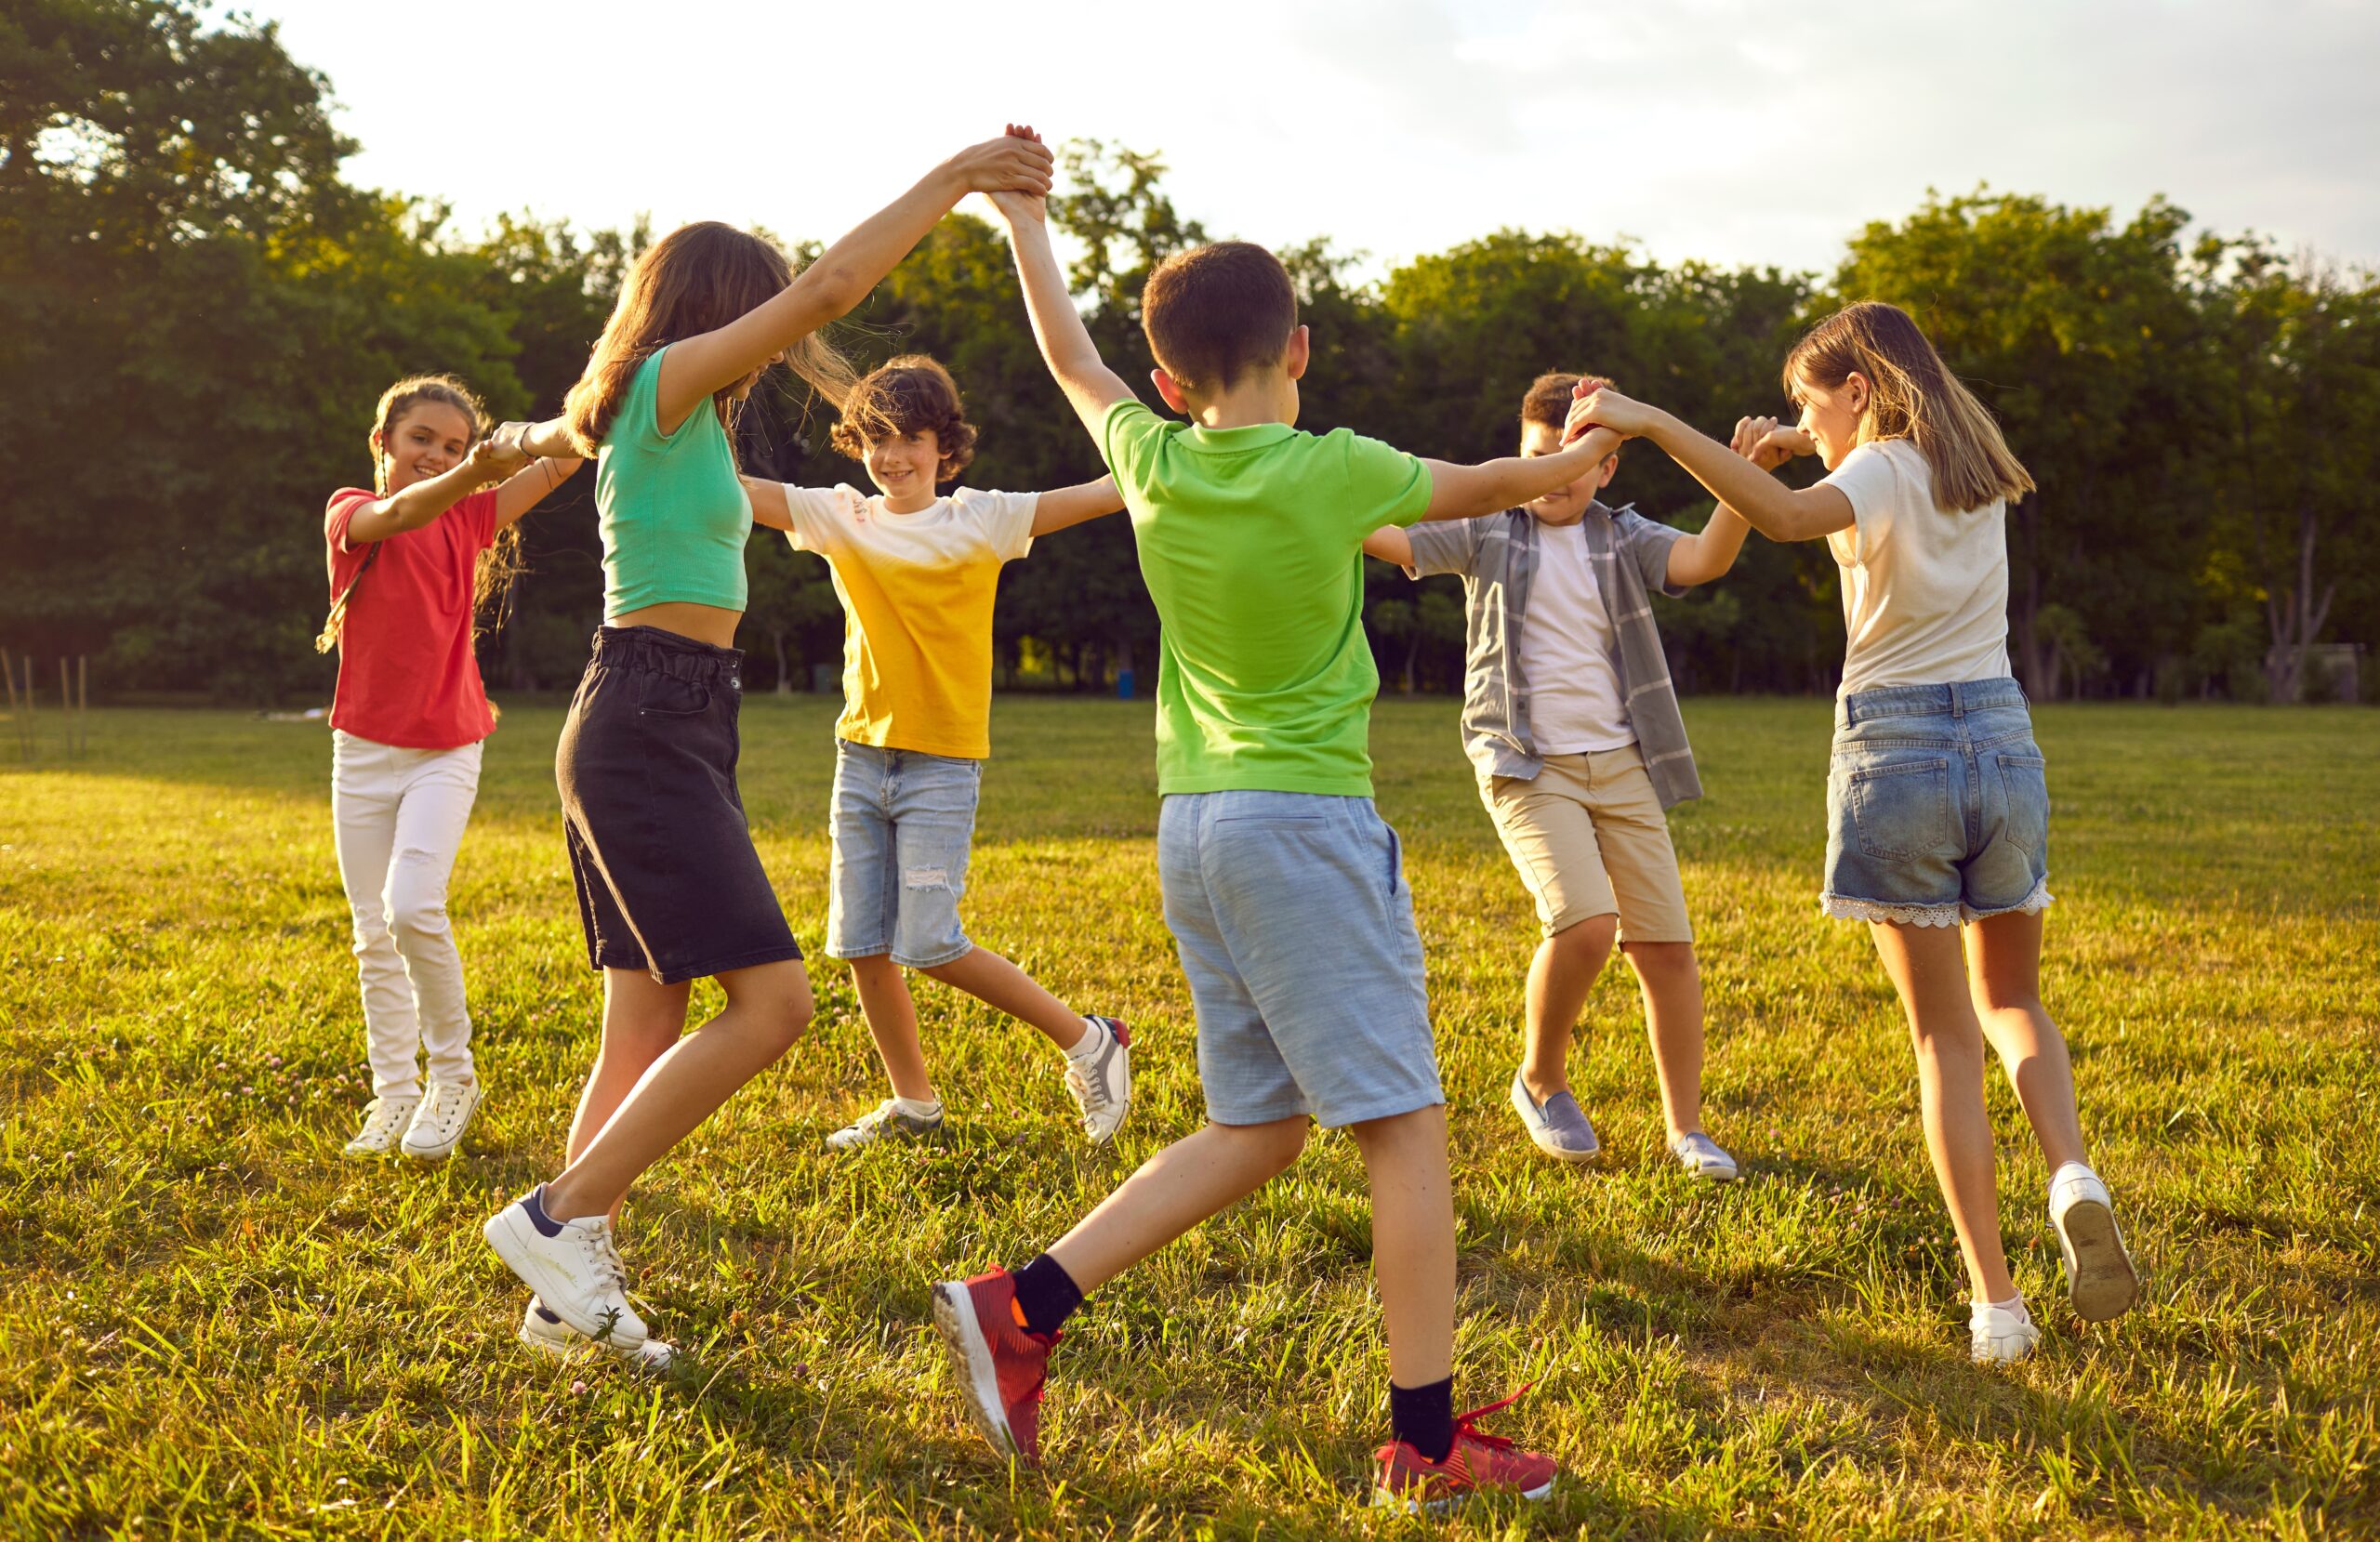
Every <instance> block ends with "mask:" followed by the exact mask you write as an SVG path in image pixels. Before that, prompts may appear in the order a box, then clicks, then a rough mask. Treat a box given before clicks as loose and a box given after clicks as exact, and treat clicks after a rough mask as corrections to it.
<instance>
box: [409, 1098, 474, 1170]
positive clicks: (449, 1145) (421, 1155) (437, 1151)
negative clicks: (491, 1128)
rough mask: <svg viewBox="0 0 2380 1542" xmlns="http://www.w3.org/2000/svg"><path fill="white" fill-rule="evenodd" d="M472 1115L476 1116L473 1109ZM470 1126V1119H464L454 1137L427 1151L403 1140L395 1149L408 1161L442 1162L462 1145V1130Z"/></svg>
mask: <svg viewBox="0 0 2380 1542" xmlns="http://www.w3.org/2000/svg"><path fill="white" fill-rule="evenodd" d="M474 1116H475V1117H476V1111H474ZM470 1127H471V1121H470V1120H469V1119H466V1120H464V1121H463V1128H462V1129H458V1130H456V1132H455V1139H453V1140H449V1141H447V1142H446V1143H445V1144H444V1145H443V1146H438V1147H435V1148H433V1149H431V1150H429V1151H422V1150H419V1149H417V1148H416V1147H413V1146H408V1145H405V1144H403V1142H400V1143H399V1144H398V1146H397V1150H398V1151H399V1152H400V1153H403V1156H404V1159H405V1160H406V1161H408V1162H425V1163H430V1164H433V1165H434V1164H437V1163H440V1162H443V1161H445V1160H446V1159H447V1158H448V1157H450V1156H453V1155H454V1154H455V1153H456V1149H457V1148H459V1147H460V1146H461V1145H462V1143H463V1135H464V1132H465V1131H466V1130H469V1128H470Z"/></svg>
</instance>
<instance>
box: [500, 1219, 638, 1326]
mask: <svg viewBox="0 0 2380 1542" xmlns="http://www.w3.org/2000/svg"><path fill="white" fill-rule="evenodd" d="M544 1193H545V1191H544V1189H543V1188H542V1187H540V1188H538V1189H536V1190H532V1191H531V1192H530V1193H527V1194H524V1195H522V1197H521V1198H519V1199H516V1200H514V1201H513V1202H512V1203H511V1204H509V1205H508V1206H505V1207H504V1208H503V1209H501V1210H498V1211H497V1212H496V1214H494V1215H492V1216H490V1217H488V1218H487V1223H486V1224H485V1225H483V1226H482V1227H481V1228H480V1234H481V1235H483V1236H484V1237H486V1238H487V1243H488V1245H489V1246H490V1247H493V1248H495V1249H496V1257H498V1258H500V1259H503V1260H504V1261H505V1263H506V1265H507V1266H508V1267H509V1268H510V1269H511V1271H512V1272H513V1273H515V1274H517V1275H519V1276H520V1278H521V1283H522V1285H527V1286H528V1287H529V1288H530V1289H531V1290H532V1291H534V1292H536V1296H537V1298H538V1299H539V1300H540V1301H542V1302H543V1303H545V1305H546V1307H547V1309H548V1310H549V1311H552V1312H553V1314H554V1315H555V1316H557V1317H559V1318H561V1319H562V1321H563V1322H565V1323H567V1324H569V1325H571V1326H572V1327H574V1328H576V1329H577V1330H578V1331H579V1332H580V1333H581V1334H584V1335H585V1336H586V1337H588V1338H592V1339H594V1340H595V1341H596V1342H597V1343H599V1344H608V1345H610V1346H612V1347H613V1348H614V1349H615V1350H617V1351H619V1352H621V1353H623V1354H627V1353H631V1352H633V1351H636V1350H637V1349H639V1348H641V1346H642V1345H643V1343H644V1337H645V1335H644V1319H643V1318H641V1317H639V1316H638V1315H637V1314H636V1309H635V1308H634V1307H631V1306H629V1305H628V1269H627V1267H626V1266H625V1265H623V1264H622V1263H621V1262H620V1255H619V1254H618V1252H617V1251H615V1249H614V1248H613V1246H612V1223H611V1219H610V1218H608V1217H605V1216H581V1217H580V1218H579V1219H576V1220H565V1221H561V1222H556V1221H553V1220H550V1219H547V1217H546V1214H545V1209H544V1198H543V1196H544ZM549 1227H550V1228H552V1230H550V1231H549V1230H547V1228H549Z"/></svg>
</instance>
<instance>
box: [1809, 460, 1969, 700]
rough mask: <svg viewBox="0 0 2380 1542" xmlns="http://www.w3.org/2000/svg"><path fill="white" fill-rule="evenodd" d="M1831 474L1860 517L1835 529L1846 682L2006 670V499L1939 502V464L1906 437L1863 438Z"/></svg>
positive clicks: (1948, 680)
mask: <svg viewBox="0 0 2380 1542" xmlns="http://www.w3.org/2000/svg"><path fill="white" fill-rule="evenodd" d="M1826 485H1827V486H1830V487H1834V488H1839V489H1841V490H1842V493H1843V495H1844V496H1845V498H1848V499H1849V500H1850V501H1851V516H1852V521H1853V522H1852V524H1851V526H1850V528H1849V529H1847V530H1838V531H1836V532H1835V533H1834V534H1831V535H1829V536H1828V537H1827V538H1826V544H1827V548H1828V549H1829V550H1830V551H1831V552H1832V553H1833V554H1834V560H1835V561H1836V562H1837V563H1839V564H1840V565H1841V566H1842V568H1843V623H1844V627H1845V630H1846V631H1847V632H1848V633H1849V634H1850V645H1849V647H1848V648H1847V649H1846V650H1845V654H1844V659H1843V687H1842V692H1841V693H1842V694H1843V695H1845V696H1848V695H1850V694H1851V693H1852V692H1855V691H1873V690H1876V689H1878V688H1879V687H1882V686H1892V685H1952V684H1956V683H1958V682H1960V681H1963V680H1988V679H1998V678H2000V677H2001V676H2003V675H2005V674H2007V673H2008V528H2007V505H2006V504H2005V503H2004V502H2003V500H2001V499H1998V498H1994V499H1993V500H1992V501H1991V502H1990V503H1989V504H1987V505H1985V506H1984V507H1981V508H1970V509H1968V510H1966V511H1965V512H1964V513H1959V514H1945V513H1943V512H1942V511H1941V510H1940V509H1938V508H1936V507H1934V473H1933V471H1932V469H1931V468H1929V467H1927V465H1926V464H1925V457H1924V455H1921V454H1919V453H1918V449H1917V446H1916V445H1915V444H1913V443H1911V442H1910V441H1908V440H1906V439H1886V440H1874V441H1871V442H1868V443H1866V444H1862V445H1860V446H1859V447H1858V449H1855V450H1853V451H1852V452H1851V453H1850V454H1849V455H1845V456H1844V457H1843V464H1842V465H1840V466H1838V467H1836V468H1834V470H1833V472H1832V474H1831V475H1830V476H1828V478H1827V479H1826Z"/></svg>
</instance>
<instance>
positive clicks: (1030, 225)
mask: <svg viewBox="0 0 2380 1542" xmlns="http://www.w3.org/2000/svg"><path fill="white" fill-rule="evenodd" d="M992 207H993V208H995V209H997V210H998V211H999V216H1000V220H1001V222H1002V223H1003V224H1005V225H1007V226H1008V239H1009V245H1010V246H1011V247H1012V248H1014V250H1015V252H1016V276H1017V278H1018V280H1019V281H1020V282H1022V283H1023V284H1024V286H1025V312H1026V314H1028V315H1030V316H1031V317H1032V318H1033V340H1034V341H1035V342H1036V343H1038V344H1039V345H1040V346H1041V362H1043V363H1045V364H1047V365H1049V366H1050V374H1051V377H1052V378H1054V379H1055V380H1056V381H1057V382H1058V389H1061V390H1063V391H1064V392H1065V393H1066V402H1067V404H1068V405H1069V406H1071V407H1073V408H1074V410H1075V415H1076V416H1077V417H1078V418H1080V419H1082V426H1083V427H1084V428H1087V429H1089V430H1090V432H1091V438H1092V439H1094V440H1096V439H1097V438H1098V437H1099V427H1100V425H1101V424H1102V423H1104V421H1106V417H1107V409H1108V408H1110V407H1112V406H1114V405H1115V404H1116V403H1117V402H1122V401H1125V400H1127V399H1129V398H1130V397H1131V395H1132V388H1131V387H1130V386H1128V385H1126V384H1124V379H1123V376H1119V375H1117V373H1116V372H1115V371H1114V370H1112V369H1109V368H1108V367H1107V362H1106V361H1105V360H1104V359H1102V358H1100V356H1099V345H1098V344H1096V343H1094V342H1092V341H1091V331H1090V329H1089V328H1088V327H1086V326H1084V325H1083V324H1082V315H1081V313H1080V312H1079V311H1078V310H1075V302H1074V297H1072V296H1071V295H1068V294H1067V293H1066V280H1065V275H1064V274H1063V273H1061V272H1060V271H1059V270H1058V256H1057V253H1055V252H1054V251H1052V250H1051V247H1050V226H1049V223H1048V220H1047V218H1046V216H1045V209H1044V204H1043V200H1042V199H1041V198H1040V197H1038V196H1036V195H1030V194H1024V193H995V194H993V195H992Z"/></svg>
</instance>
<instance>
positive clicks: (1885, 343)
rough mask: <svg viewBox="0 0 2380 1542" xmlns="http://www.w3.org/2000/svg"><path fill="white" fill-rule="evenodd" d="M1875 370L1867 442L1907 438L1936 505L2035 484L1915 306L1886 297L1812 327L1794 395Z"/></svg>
mask: <svg viewBox="0 0 2380 1542" xmlns="http://www.w3.org/2000/svg"><path fill="white" fill-rule="evenodd" d="M1855 370H1856V371H1857V372H1858V373H1859V374H1860V375H1863V376H1867V379H1868V406H1867V410H1866V411H1865V412H1864V413H1863V414H1862V415H1861V419H1860V425H1859V428H1860V436H1859V437H1860V440H1861V442H1867V441H1869V440H1878V439H1906V440H1908V441H1910V442H1911V443H1913V444H1914V445H1916V446H1917V453H1918V454H1919V455H1924V457H1925V465H1926V468H1927V469H1928V470H1930V471H1931V472H1933V474H1934V507H1936V508H1937V509H1939V510H1941V511H1942V512H1943V513H1946V514H1958V513H1964V511H1966V510H1967V509H1970V508H1981V507H1984V506H1985V505H1986V504H1989V503H1990V502H1991V501H1992V500H1994V499H1995V498H2004V499H2007V500H2009V501H2011V502H2014V501H2015V500H2016V499H2017V498H2020V497H2023V496H2024V495H2025V494H2028V493H2030V492H2031V491H2032V490H2033V478H2032V473H2031V472H2030V471H2027V470H2026V469H2025V464H2024V462H2022V461H2020V460H2018V459H2017V458H2016V455H2015V453H2014V452H2012V451H2011V450H2010V449H2009V448H2008V442H2007V440H2005V439H2004V438H2003V437H2002V436H2001V433H2000V424H1999V422H1998V421H1997V420H1996V419H1994V418H1993V417H1992V415H1991V414H1990V411H1989V410H1988V409H1987V408H1986V407H1985V406H1984V404H1983V403H1982V402H1978V401H1977V400H1976V399H1975V393H1974V392H1973V391H1970V390H1969V389H1967V388H1966V387H1965V385H1964V383H1962V382H1961V381H1960V379H1959V377H1958V376H1955V375H1952V374H1951V373H1950V368H1949V366H1947V365H1945V364H1944V363H1943V362H1942V356H1941V355H1940V354H1938V353H1937V352H1935V351H1934V345H1933V344H1932V343H1930V342H1928V341H1927V340H1926V337H1925V334H1924V333H1923V332H1921V331H1919V330H1918V329H1917V323H1915V322H1914V321H1912V320H1911V319H1910V314H1909V312H1908V311H1906V310H1902V309H1901V308H1900V307H1898V306H1897V305H1886V304H1885V303H1884V301H1882V300H1861V301H1859V302H1858V303H1857V304H1854V305H1846V306H1845V307H1844V308H1843V309H1842V310H1838V311H1836V312H1835V313H1834V314H1833V315H1831V316H1829V317H1828V318H1827V319H1826V320H1824V321H1822V322H1820V323H1818V325H1816V326H1814V327H1812V328H1810V330H1809V334H1808V335H1807V336H1805V337H1804V338H1803V339H1802V340H1801V341H1800V342H1798V343H1795V344H1794V345H1793V351H1792V352H1791V353H1789V354H1787V355H1786V356H1785V393H1786V395H1788V396H1789V397H1792V398H1794V399H1796V400H1798V399H1799V396H1800V391H1801V384H1802V382H1803V381H1805V380H1806V381H1808V382H1809V383H1810V384H1812V385H1814V386H1820V387H1823V388H1825V389H1828V390H1833V389H1836V388H1838V387H1840V386H1841V385H1842V384H1843V383H1844V382H1845V380H1847V379H1849V378H1850V377H1851V376H1852V373H1853V372H1854V371H1855Z"/></svg>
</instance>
